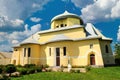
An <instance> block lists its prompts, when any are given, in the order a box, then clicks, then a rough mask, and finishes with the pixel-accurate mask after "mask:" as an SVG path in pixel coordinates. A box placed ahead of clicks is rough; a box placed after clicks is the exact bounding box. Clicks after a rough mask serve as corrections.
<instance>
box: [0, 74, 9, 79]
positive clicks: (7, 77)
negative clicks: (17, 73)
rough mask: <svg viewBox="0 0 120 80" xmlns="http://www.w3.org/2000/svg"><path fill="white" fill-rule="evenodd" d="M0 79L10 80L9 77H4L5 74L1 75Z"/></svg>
mask: <svg viewBox="0 0 120 80" xmlns="http://www.w3.org/2000/svg"><path fill="white" fill-rule="evenodd" d="M2 77H3V78H2V79H0V80H10V77H9V76H7V75H5V74H3V75H2Z"/></svg>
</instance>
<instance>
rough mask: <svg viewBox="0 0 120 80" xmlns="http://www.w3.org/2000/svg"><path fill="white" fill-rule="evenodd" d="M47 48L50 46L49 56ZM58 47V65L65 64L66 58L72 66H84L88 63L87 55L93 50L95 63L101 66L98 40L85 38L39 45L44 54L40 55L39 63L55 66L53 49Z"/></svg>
mask: <svg viewBox="0 0 120 80" xmlns="http://www.w3.org/2000/svg"><path fill="white" fill-rule="evenodd" d="M90 44H93V48H92V49H90ZM63 47H66V56H64V55H63ZM49 48H51V56H50V55H49ZM56 48H60V66H61V65H63V66H67V65H68V60H69V59H70V63H71V64H72V65H73V66H86V65H89V60H88V56H89V54H91V52H92V51H93V52H94V54H95V55H96V65H98V66H103V61H102V56H101V50H100V45H99V41H98V40H97V39H94V40H89V41H88V40H85V41H75V42H72V41H61V42H53V43H48V44H45V45H43V46H42V47H41V51H42V52H40V53H41V54H46V55H45V56H41V58H42V59H43V60H42V61H43V62H41V63H43V64H44V60H45V59H46V60H45V61H46V64H48V65H50V66H56V52H55V49H56Z"/></svg>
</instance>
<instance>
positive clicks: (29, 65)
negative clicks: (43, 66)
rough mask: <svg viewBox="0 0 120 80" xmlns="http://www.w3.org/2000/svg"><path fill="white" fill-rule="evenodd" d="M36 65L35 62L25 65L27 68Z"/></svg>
mask: <svg viewBox="0 0 120 80" xmlns="http://www.w3.org/2000/svg"><path fill="white" fill-rule="evenodd" d="M35 66H36V65H35V64H25V65H24V67H25V68H30V67H35Z"/></svg>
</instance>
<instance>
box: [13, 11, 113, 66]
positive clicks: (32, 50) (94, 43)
mask: <svg viewBox="0 0 120 80" xmlns="http://www.w3.org/2000/svg"><path fill="white" fill-rule="evenodd" d="M111 42H112V39H110V38H107V37H105V36H104V35H103V34H102V33H101V32H100V31H99V30H98V29H96V28H95V27H94V25H92V24H91V23H87V24H84V23H83V20H82V19H81V18H80V17H79V16H78V15H76V14H72V13H69V12H67V11H65V12H64V13H62V14H59V15H57V16H55V17H54V18H53V19H52V20H51V29H49V30H45V31H40V32H37V33H35V34H34V35H32V36H30V37H28V38H27V39H25V40H24V41H22V42H21V43H19V44H18V45H16V46H14V51H13V55H12V59H11V63H12V64H15V65H19V64H20V65H25V64H36V65H45V64H48V65H49V66H61V65H62V66H67V65H68V62H69V64H71V66H88V65H93V66H104V65H110V64H114V57H113V54H112V50H111V46H110V44H111Z"/></svg>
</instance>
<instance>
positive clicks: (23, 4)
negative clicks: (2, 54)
mask: <svg viewBox="0 0 120 80" xmlns="http://www.w3.org/2000/svg"><path fill="white" fill-rule="evenodd" d="M119 4H120V0H0V51H11V50H12V48H11V47H12V46H13V45H15V44H17V43H19V42H21V41H22V40H24V39H25V38H27V37H29V36H30V35H32V34H34V33H35V32H37V31H41V30H47V29H49V28H50V21H51V19H52V18H53V17H54V16H56V15H58V14H61V13H63V12H64V11H65V10H67V11H68V12H71V13H74V14H77V15H79V16H80V17H81V18H82V19H83V21H84V22H85V23H88V22H90V23H92V24H94V26H95V27H96V28H98V29H99V30H100V31H101V32H102V33H103V34H104V35H105V36H107V37H110V38H112V39H113V43H112V46H113V44H114V43H116V42H117V41H120V29H119V25H120V15H119V13H120V5H119Z"/></svg>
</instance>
